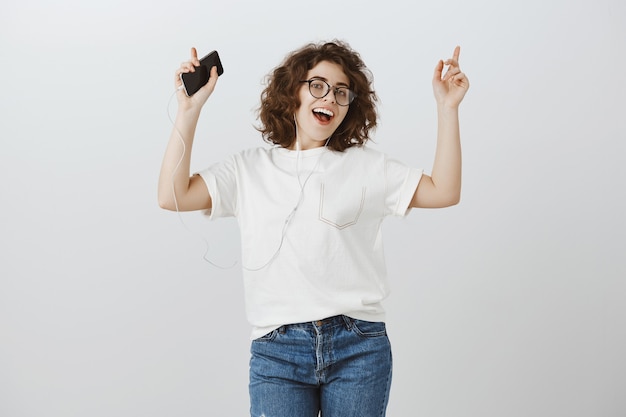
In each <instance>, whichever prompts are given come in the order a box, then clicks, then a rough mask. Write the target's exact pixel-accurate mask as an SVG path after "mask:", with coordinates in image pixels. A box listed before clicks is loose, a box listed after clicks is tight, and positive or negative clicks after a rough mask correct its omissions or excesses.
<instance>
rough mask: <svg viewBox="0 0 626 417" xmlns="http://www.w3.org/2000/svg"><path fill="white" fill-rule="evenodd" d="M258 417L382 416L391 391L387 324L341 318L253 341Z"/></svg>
mask: <svg viewBox="0 0 626 417" xmlns="http://www.w3.org/2000/svg"><path fill="white" fill-rule="evenodd" d="M251 354H252V356H251V359H250V387H249V388H250V405H251V407H250V414H251V416H252V417H317V416H318V415H319V412H320V411H321V416H322V417H382V416H384V415H385V410H386V408H387V402H388V400H389V390H390V387H391V368H392V360H391V346H390V344H389V339H388V337H387V331H386V328H385V323H381V322H376V323H373V322H367V321H362V320H355V319H352V318H350V317H346V316H335V317H331V318H328V319H325V320H320V321H315V322H307V323H298V324H290V325H286V326H282V327H280V328H278V329H276V330H274V331H272V332H270V333H268V334H267V335H265V336H263V337H261V338H259V339H256V340H254V341H252V347H251Z"/></svg>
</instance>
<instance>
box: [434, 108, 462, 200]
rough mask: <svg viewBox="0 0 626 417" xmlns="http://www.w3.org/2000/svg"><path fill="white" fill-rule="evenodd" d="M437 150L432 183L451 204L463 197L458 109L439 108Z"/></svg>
mask: <svg viewBox="0 0 626 417" xmlns="http://www.w3.org/2000/svg"><path fill="white" fill-rule="evenodd" d="M437 113H438V117H437V121H438V122H437V125H438V126H437V150H436V152H435V161H434V163H433V171H432V181H433V184H434V186H435V188H436V189H437V192H438V193H440V195H441V196H442V197H443V198H444V199H446V200H449V201H450V203H451V204H456V203H458V201H459V199H460V196H461V137H460V130H459V110H458V107H453V108H451V107H445V106H438V109H437Z"/></svg>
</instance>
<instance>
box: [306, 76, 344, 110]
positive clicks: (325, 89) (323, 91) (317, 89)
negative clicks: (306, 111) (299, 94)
mask: <svg viewBox="0 0 626 417" xmlns="http://www.w3.org/2000/svg"><path fill="white" fill-rule="evenodd" d="M300 82H301V83H309V93H311V95H312V96H313V97H315V98H324V97H326V96H327V95H328V93H330V90H331V89H332V90H333V93H334V94H335V101H336V102H337V104H339V105H340V106H348V105H350V103H352V101H354V99H355V98H356V94H354V92H353V91H352V90H350V89H349V88H348V87H334V86H332V85H330V84H328V83H327V82H326V81H324V80H322V79H320V78H311V79H310V80H304V81H300Z"/></svg>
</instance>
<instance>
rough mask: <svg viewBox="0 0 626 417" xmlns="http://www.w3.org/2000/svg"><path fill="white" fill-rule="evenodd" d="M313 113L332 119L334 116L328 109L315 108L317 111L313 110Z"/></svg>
mask: <svg viewBox="0 0 626 417" xmlns="http://www.w3.org/2000/svg"><path fill="white" fill-rule="evenodd" d="M313 111H314V112H315V113H322V114H325V115H326V116H329V117H333V116H334V115H335V114H334V113H333V112H332V111H330V110H328V109H322V108H317V109H313Z"/></svg>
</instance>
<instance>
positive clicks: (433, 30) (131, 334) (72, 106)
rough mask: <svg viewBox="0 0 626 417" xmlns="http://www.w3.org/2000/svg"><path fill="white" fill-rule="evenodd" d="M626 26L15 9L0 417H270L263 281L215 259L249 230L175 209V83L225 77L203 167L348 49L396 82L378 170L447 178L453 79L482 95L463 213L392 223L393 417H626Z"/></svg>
mask: <svg viewBox="0 0 626 417" xmlns="http://www.w3.org/2000/svg"><path fill="white" fill-rule="evenodd" d="M625 28H626V3H624V2H623V1H621V0H608V1H607V0H604V1H597V0H596V1H590V0H587V1H545V0H541V1H539V0H528V1H524V2H519V1H515V2H507V1H487V0H485V1H474V2H468V1H460V0H453V1H447V2H421V3H415V4H411V2H408V1H402V2H401V1H393V0H389V1H384V2H378V1H376V2H373V1H372V2H369V1H363V0H358V1H344V2H321V3H319V2H317V3H316V2H313V3H306V4H305V3H302V2H295V1H293V0H289V1H271V2H257V1H252V0H246V1H220V2H214V1H180V0H179V1H171V2H167V3H166V2H153V1H147V0H145V1H134V2H133V1H119V0H109V1H106V2H104V1H103V2H100V3H99V4H95V3H92V2H79V1H71V0H60V1H56V2H45V1H43V0H39V1H37V0H35V1H23V2H16V1H14V2H10V3H9V2H4V3H3V5H2V6H0V36H1V38H0V48H1V55H2V66H1V69H0V76H1V78H2V80H3V83H2V85H3V88H2V94H1V95H0V139H1V141H2V148H1V151H0V175H1V177H2V178H3V179H4V180H3V181H1V182H0V196H1V198H2V200H1V201H2V204H1V206H0V207H1V210H2V216H0V242H1V244H2V248H1V254H2V255H1V256H2V260H1V262H0V277H1V278H0V415H2V416H3V417H4V416H6V417H22V416H24V417H25V416H28V417H35V416H46V417H52V416H63V417H71V416H80V417H84V416H90V417H99V416H116V417H131V416H152V417H160V416H174V415H177V416H180V415H185V416H204V415H221V416H244V415H246V414H247V409H248V399H247V366H248V348H249V342H248V336H249V330H250V329H249V327H248V324H247V322H246V321H245V317H244V312H243V297H242V285H241V273H240V266H239V265H238V266H237V267H235V268H231V269H225V270H222V269H219V268H215V267H213V266H211V265H210V264H208V263H207V262H204V261H203V260H202V256H203V254H204V251H205V243H204V241H205V240H206V241H207V242H208V244H209V256H210V257H211V259H213V260H215V261H216V262H218V263H220V264H222V265H229V264H230V263H232V262H233V261H236V260H238V259H239V253H238V250H239V242H238V234H237V227H236V224H235V223H234V222H231V221H228V220H226V221H223V222H217V223H209V222H208V221H207V220H206V219H205V218H204V217H203V216H202V215H201V214H198V213H191V214H184V215H182V217H181V218H180V219H179V217H178V216H177V215H176V214H175V213H170V212H166V211H162V210H160V209H159V208H158V207H157V203H156V182H157V177H158V172H159V167H160V162H161V157H162V155H163V152H164V149H165V145H166V142H167V138H168V135H169V131H170V128H171V125H170V121H169V120H168V116H167V114H168V113H167V109H168V101H169V99H170V97H171V94H172V91H173V83H172V79H173V73H174V70H175V69H176V68H177V67H178V65H179V63H180V62H181V61H183V60H186V59H188V54H189V52H188V51H189V48H190V47H191V46H196V47H198V49H199V50H200V54H201V55H203V54H204V53H206V52H208V51H210V50H211V49H218V50H219V51H220V54H221V56H222V59H223V62H224V67H225V70H226V73H225V74H224V76H223V77H222V78H221V79H220V81H219V84H218V86H217V89H216V91H215V94H214V95H213V96H212V97H211V99H210V101H209V102H208V103H207V106H206V108H205V109H204V111H203V115H202V119H201V121H200V125H199V128H198V137H197V142H196V147H195V153H194V157H193V160H192V168H193V169H201V168H203V167H205V166H206V165H208V164H209V163H211V162H213V161H217V160H219V159H221V158H224V157H226V156H227V155H230V154H231V153H233V152H237V151H239V150H241V149H243V148H247V147H250V146H256V145H261V144H262V141H261V139H260V136H259V134H258V133H257V132H256V131H255V130H254V129H253V125H254V123H255V114H254V109H255V107H256V105H257V103H258V98H259V94H260V92H261V89H262V83H261V82H262V80H263V77H264V75H265V74H267V73H268V72H269V71H270V70H271V69H272V68H273V67H274V66H275V65H277V64H278V63H279V62H280V60H281V59H282V58H283V57H284V55H285V54H286V53H287V52H289V51H291V50H292V49H295V48H297V47H299V46H301V45H302V44H304V43H305V42H308V41H314V40H326V39H332V38H339V39H344V40H346V41H348V42H349V43H350V44H351V45H352V46H353V47H354V48H355V49H357V50H358V51H359V52H360V53H361V55H362V57H363V59H364V60H365V62H366V63H367V64H368V66H369V67H370V68H371V69H372V71H373V72H374V75H375V87H376V89H377V92H378V93H379V95H380V97H381V99H382V102H381V105H380V114H381V125H380V128H379V129H378V130H377V132H376V135H375V141H376V143H375V145H374V146H376V147H377V148H379V149H381V150H383V151H385V152H387V153H389V154H390V155H392V156H394V157H397V158H399V159H401V160H403V161H404V162H406V163H408V164H411V165H415V166H418V167H423V168H425V169H426V170H427V171H430V169H431V167H432V160H433V155H434V146H435V134H436V132H435V128H436V114H435V102H434V99H433V96H432V91H431V85H430V79H431V76H432V70H433V68H434V66H435V64H436V62H437V60H438V59H440V58H447V57H449V56H450V55H451V53H452V50H453V48H454V46H455V45H457V44H460V45H461V46H462V52H461V65H462V68H463V70H464V71H465V72H466V73H467V74H468V76H469V78H470V80H471V83H472V87H471V89H470V92H469V93H468V95H467V97H466V99H465V101H464V102H463V104H462V109H461V123H462V140H463V150H464V188H463V198H462V202H461V204H460V205H458V206H456V207H453V208H449V209H444V210H414V211H413V212H412V213H411V215H410V216H409V217H407V218H405V219H390V220H388V221H387V222H386V224H385V233H386V234H385V241H386V253H387V258H388V263H389V272H390V278H391V283H392V290H393V293H392V295H391V297H390V298H389V299H388V300H387V302H386V306H387V309H388V312H389V314H388V327H389V332H390V337H391V340H392V343H393V346H394V361H395V375H394V385H393V388H392V397H391V404H390V406H389V413H388V415H389V416H391V417H397V416H422V415H423V416H430V417H443V416H446V417H447V416H477V417H478V416H480V417H488V416H494V417H495V416H497V417H501V416H507V417H522V416H550V417H552V416H569V417H578V416H580V417H582V416H594V417H598V416H601V417H613V416H614V417H617V416H624V415H626V396H624V392H626V364H625V359H624V352H625V351H626V307H625V306H624V300H625V298H626V283H625V281H624V277H625V276H626V266H625V262H624V260H623V255H624V249H625V245H624V238H625V237H626V236H625V235H626V233H625V231H626V229H625V225H624V215H623V213H624V212H625V203H624V189H625V185H626V184H625V182H626V175H624V162H625V144H624V143H625V139H626V129H625V125H624V124H625V122H624V121H625V120H626V118H625V116H624V113H625V111H626V106H624V102H623V97H624V95H625V93H626V82H625V80H624V74H623V72H624V68H625V64H626V60H625V58H624V51H625V50H626V29H625ZM175 106H176V103H175V101H172V102H171V103H170V104H169V109H170V113H172V114H174V112H175ZM181 219H182V220H183V223H181Z"/></svg>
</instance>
